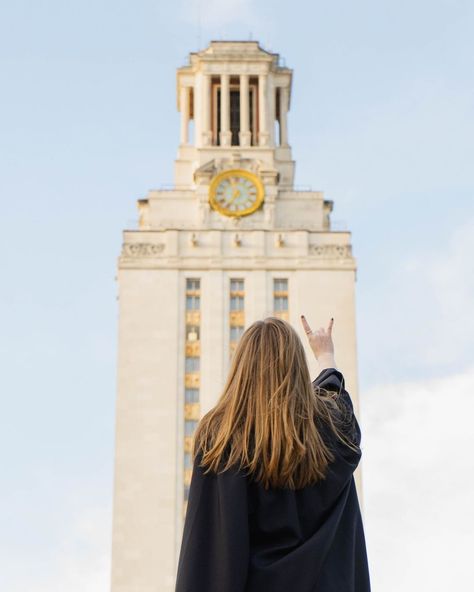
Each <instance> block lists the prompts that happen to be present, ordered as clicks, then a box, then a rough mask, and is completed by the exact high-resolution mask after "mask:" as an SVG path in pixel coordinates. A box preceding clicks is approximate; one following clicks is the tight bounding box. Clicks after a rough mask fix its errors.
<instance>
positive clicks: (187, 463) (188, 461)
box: [184, 452, 192, 469]
mask: <svg viewBox="0 0 474 592" xmlns="http://www.w3.org/2000/svg"><path fill="white" fill-rule="evenodd" d="M191 467H192V462H191V453H190V452H185V453H184V468H185V469H190V468H191Z"/></svg>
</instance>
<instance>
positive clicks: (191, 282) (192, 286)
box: [186, 278, 201, 290]
mask: <svg viewBox="0 0 474 592" xmlns="http://www.w3.org/2000/svg"><path fill="white" fill-rule="evenodd" d="M200 283H201V280H199V279H194V278H189V279H187V280H186V290H199V288H200V286H199V284H200Z"/></svg>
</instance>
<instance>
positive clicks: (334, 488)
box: [175, 368, 370, 592]
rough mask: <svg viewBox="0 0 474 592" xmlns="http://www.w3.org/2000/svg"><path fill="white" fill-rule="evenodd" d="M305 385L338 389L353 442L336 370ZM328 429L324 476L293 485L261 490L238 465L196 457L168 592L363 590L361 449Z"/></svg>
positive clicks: (352, 422) (354, 428)
mask: <svg viewBox="0 0 474 592" xmlns="http://www.w3.org/2000/svg"><path fill="white" fill-rule="evenodd" d="M313 384H314V385H319V386H323V387H325V388H326V389H328V390H335V391H338V392H340V399H339V400H340V401H341V403H342V405H341V409H342V408H343V411H344V429H345V430H346V431H347V433H348V435H350V437H351V439H352V440H353V441H356V442H357V443H358V444H360V440H361V432H360V427H359V424H358V422H357V419H356V417H355V415H354V412H353V411H354V410H353V405H352V401H351V399H350V396H349V394H348V393H347V391H346V390H345V387H344V377H343V375H342V373H341V372H340V371H339V370H337V369H335V368H326V369H324V370H323V371H322V372H320V374H319V375H318V377H317V378H316V379H315V380H314V381H313ZM328 429H329V428H328ZM324 434H326V435H324ZM328 434H329V432H326V431H325V429H324V428H323V437H330V438H332V440H331V442H332V446H331V447H332V450H333V451H334V452H335V454H336V460H335V461H333V462H332V463H331V464H330V468H329V472H328V474H327V477H326V479H325V480H323V481H320V482H318V483H316V484H314V485H311V486H307V487H305V488H302V489H298V490H290V489H288V488H281V489H268V490H265V489H264V488H263V486H262V485H260V484H258V483H255V481H253V480H251V479H250V478H249V477H247V476H246V475H245V473H244V472H243V471H242V472H241V471H239V470H230V469H229V470H227V471H225V472H223V473H220V474H215V473H208V474H206V475H205V474H204V470H203V469H202V468H200V467H199V466H198V462H199V460H200V455H198V456H197V458H196V461H195V463H194V468H193V474H192V479H191V485H190V491H189V498H188V507H187V511H186V517H185V523H184V528H183V536H182V542H181V551H180V556H179V563H178V571H177V579H176V588H175V592H288V591H290V592H369V591H370V579H369V569H368V561H367V552H366V543H365V536H364V529H363V524H362V518H361V512H360V507H359V500H358V497H357V490H356V486H355V481H354V476H353V472H354V470H355V468H356V467H357V465H358V463H359V460H360V458H361V452H360V451H359V452H354V451H352V450H350V449H349V448H348V447H347V446H345V445H344V444H343V443H341V442H339V440H337V438H335V436H334V435H332V434H330V435H329V436H328Z"/></svg>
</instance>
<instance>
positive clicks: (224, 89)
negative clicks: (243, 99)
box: [220, 74, 232, 146]
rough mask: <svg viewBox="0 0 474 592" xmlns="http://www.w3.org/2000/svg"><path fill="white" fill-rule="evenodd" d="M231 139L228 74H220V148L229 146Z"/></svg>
mask: <svg viewBox="0 0 474 592" xmlns="http://www.w3.org/2000/svg"><path fill="white" fill-rule="evenodd" d="M231 138H232V133H231V131H230V88H229V74H221V133H220V143H221V146H230V141H231Z"/></svg>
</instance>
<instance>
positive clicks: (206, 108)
mask: <svg viewBox="0 0 474 592" xmlns="http://www.w3.org/2000/svg"><path fill="white" fill-rule="evenodd" d="M201 117H202V145H203V146H210V145H211V143H212V131H211V77H210V75H209V74H203V75H202V112H201Z"/></svg>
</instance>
